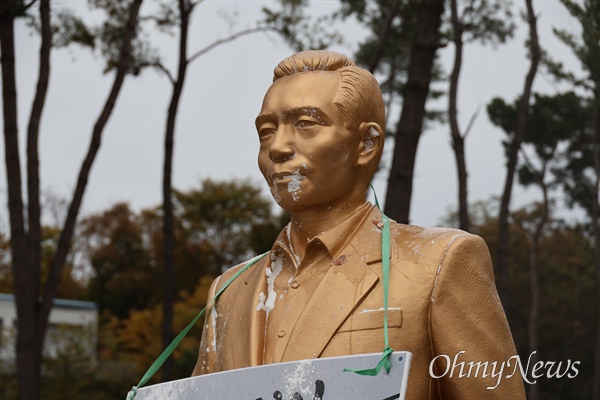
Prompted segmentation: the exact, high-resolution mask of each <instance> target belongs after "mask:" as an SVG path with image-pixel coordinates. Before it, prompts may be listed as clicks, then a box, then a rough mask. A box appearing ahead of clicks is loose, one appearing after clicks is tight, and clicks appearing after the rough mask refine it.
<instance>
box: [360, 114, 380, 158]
mask: <svg viewBox="0 0 600 400" xmlns="http://www.w3.org/2000/svg"><path fill="white" fill-rule="evenodd" d="M358 134H359V135H360V143H359V145H358V161H357V165H358V166H359V167H367V166H369V165H370V164H371V163H372V162H373V160H376V161H379V157H380V156H381V152H382V151H383V141H384V133H383V129H381V126H379V124H378V123H376V122H363V123H361V124H360V125H359V126H358Z"/></svg>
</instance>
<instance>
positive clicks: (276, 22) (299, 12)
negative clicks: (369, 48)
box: [259, 0, 341, 51]
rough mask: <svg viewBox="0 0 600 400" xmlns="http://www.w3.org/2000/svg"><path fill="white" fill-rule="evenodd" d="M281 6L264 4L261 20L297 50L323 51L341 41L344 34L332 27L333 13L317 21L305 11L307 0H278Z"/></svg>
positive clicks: (318, 18)
mask: <svg viewBox="0 0 600 400" xmlns="http://www.w3.org/2000/svg"><path fill="white" fill-rule="evenodd" d="M277 3H278V6H279V7H278V8H269V7H263V8H262V11H263V15H264V18H263V20H262V21H259V22H260V23H261V24H264V25H265V26H268V27H272V28H273V29H274V30H275V31H276V32H278V33H279V34H280V35H281V37H282V38H283V39H284V40H285V42H286V43H287V44H288V45H289V46H290V47H291V48H293V49H294V50H295V51H303V50H321V49H325V48H327V47H329V46H331V45H332V44H336V43H340V42H341V35H340V34H339V33H338V32H336V31H334V30H332V29H331V23H332V22H333V16H331V15H322V16H319V17H317V18H316V19H315V20H313V18H312V17H311V16H310V15H308V14H307V13H306V8H307V6H308V5H309V2H308V1H307V0H279V1H278V2H277Z"/></svg>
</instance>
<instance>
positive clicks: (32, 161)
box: [27, 0, 52, 292]
mask: <svg viewBox="0 0 600 400" xmlns="http://www.w3.org/2000/svg"><path fill="white" fill-rule="evenodd" d="M40 21H41V30H40V34H41V41H42V43H41V46H40V66H39V71H38V82H37V87H36V91H35V98H34V100H33V105H32V107H31V115H30V116H29V125H28V127H27V222H28V225H29V243H28V246H27V251H28V253H29V257H30V259H29V261H28V262H29V265H30V266H31V273H32V276H31V277H30V279H31V282H32V284H35V286H36V288H35V291H36V292H38V290H39V284H40V273H41V267H42V261H41V260H42V247H41V243H42V228H41V210H40V171H39V169H40V168H39V165H40V161H39V155H38V144H39V132H40V120H41V118H42V111H43V109H44V104H45V102H46V94H47V93H48V80H49V78H50V50H51V48H52V27H51V26H50V0H40Z"/></svg>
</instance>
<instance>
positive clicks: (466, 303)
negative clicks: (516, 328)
mask: <svg viewBox="0 0 600 400" xmlns="http://www.w3.org/2000/svg"><path fill="white" fill-rule="evenodd" d="M274 74H275V75H274V79H273V81H274V83H273V84H272V86H271V87H270V88H269V90H268V91H267V94H266V95H265V98H264V101H263V105H262V109H261V111H260V114H259V115H258V117H257V118H256V129H257V131H258V136H259V139H260V151H259V155H258V164H259V167H260V170H261V172H262V174H263V175H264V177H265V179H266V181H267V183H268V184H269V187H270V189H271V192H272V194H273V197H274V198H275V200H276V201H277V203H278V204H279V205H280V206H281V207H282V208H283V209H285V210H287V211H289V212H290V213H291V215H292V220H291V222H290V224H288V226H287V227H286V228H284V230H283V231H282V232H281V233H280V235H279V237H278V238H277V240H276V241H275V244H274V245H273V248H272V250H271V251H270V253H269V254H268V255H267V256H266V257H264V258H263V259H261V260H260V261H258V262H257V263H256V264H255V265H253V266H252V267H251V268H249V269H248V270H247V271H245V272H244V273H243V274H242V275H240V276H239V277H238V278H237V279H236V280H235V281H234V282H233V283H232V284H231V285H230V287H228V288H227V290H226V291H225V292H224V293H223V294H222V295H221V297H220V298H219V300H218V301H217V303H216V306H215V307H212V308H211V309H209V310H208V312H207V317H206V321H205V325H204V331H203V336H202V342H201V344H200V351H199V356H198V363H197V365H196V368H195V369H194V375H199V374H206V373H212V372H217V371H224V370H230V369H234V368H243V367H249V366H256V365H262V364H269V363H278V362H285V361H294V360H301V359H308V358H318V357H330V356H341V355H350V354H361V353H377V352H381V351H382V350H383V309H382V307H383V300H382V299H383V286H382V272H381V264H382V263H381V240H382V239H381V227H382V214H381V212H380V211H379V210H378V209H377V208H376V207H375V206H373V205H371V204H370V203H368V202H367V201H366V193H367V189H368V185H369V182H370V181H371V178H372V177H373V174H374V173H375V171H376V169H377V165H378V163H379V160H380V158H381V154H382V151H383V143H384V135H385V132H384V129H383V128H384V127H385V111H384V103H383V100H382V96H381V91H380V89H379V85H378V83H377V81H376V80H375V78H374V77H373V76H372V75H371V74H370V73H369V72H368V71H366V70H364V69H362V68H358V67H356V66H355V65H354V63H353V62H352V61H351V60H349V59H348V58H347V57H345V56H342V55H340V54H337V53H333V52H329V51H306V52H302V53H298V54H295V55H293V56H291V57H288V58H286V59H285V60H283V61H282V62H281V63H280V64H279V65H278V66H277V67H276V68H275V71H274ZM390 246H391V269H390V280H389V288H390V289H389V306H388V321H389V329H388V331H389V338H390V346H391V347H392V348H393V349H394V350H406V351H410V352H412V353H413V360H412V365H411V370H410V377H409V381H408V392H407V398H409V399H441V398H443V399H495V398H497V399H521V398H523V399H524V398H525V395H524V388H523V383H522V379H521V376H520V374H519V368H518V367H517V365H516V358H515V357H514V356H515V355H516V350H515V346H514V343H513V339H512V337H511V333H510V330H509V327H508V323H507V321H506V317H505V315H504V311H503V309H502V306H501V304H500V301H499V298H498V294H497V291H496V287H495V284H494V275H493V271H492V265H491V260H490V256H489V252H488V249H487V247H486V245H485V243H484V241H483V240H482V239H481V238H480V237H478V236H475V235H471V234H469V233H466V232H463V231H459V230H454V229H440V228H435V229H431V228H430V229H428V228H422V227H418V226H411V225H403V224H398V223H396V222H393V221H392V222H391V243H390ZM243 265H244V264H242V265H239V266H236V267H234V268H231V269H229V270H228V271H226V272H225V273H224V274H223V275H222V276H221V277H219V278H217V279H216V280H215V281H214V282H213V284H212V287H211V290H210V294H209V299H210V298H212V296H213V295H214V294H215V292H216V291H217V290H218V289H219V288H220V287H221V286H222V285H223V284H224V283H225V282H226V281H227V279H229V278H230V277H231V276H232V275H233V274H234V273H235V272H236V271H237V270H239V269H240V268H241V267H243ZM509 360H510V361H509ZM452 362H454V364H453V365H450V363H452ZM460 362H463V364H462V367H463V369H462V370H460V371H459V369H460V367H461V364H460ZM469 362H472V363H471V365H474V366H475V367H476V366H477V365H479V366H480V367H481V368H483V366H485V367H486V368H487V376H486V377H484V375H485V374H484V373H483V371H482V370H480V371H478V375H477V376H475V375H474V374H475V367H473V368H472V371H471V373H470V375H469V376H466V374H467V370H468V369H469V364H468V363H469ZM477 362H481V363H480V364H475V363H477ZM485 362H487V363H486V364H483V363H485ZM494 362H495V363H494ZM507 362H508V365H506V364H507ZM457 363H458V364H457ZM492 363H493V364H492ZM492 365H493V366H494V371H492ZM501 365H502V366H504V370H503V371H500V372H499V370H500V366H501ZM514 368H516V372H515V373H514V374H513V376H512V377H510V378H507V376H508V375H509V374H510V373H512V372H513V369H514ZM451 372H453V374H452V377H451ZM492 372H494V375H492ZM459 375H460V376H459ZM498 377H500V378H501V379H498ZM488 387H494V388H493V389H488Z"/></svg>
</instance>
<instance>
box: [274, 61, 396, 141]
mask: <svg viewBox="0 0 600 400" xmlns="http://www.w3.org/2000/svg"><path fill="white" fill-rule="evenodd" d="M308 71H334V72H337V74H338V76H339V78H340V89H339V90H338V93H337V95H336V96H335V99H334V104H335V105H336V106H337V107H338V108H339V110H340V112H341V113H342V116H343V118H344V123H345V124H346V128H348V129H350V130H355V129H357V128H358V126H359V125H360V124H361V123H362V122H376V123H377V124H379V126H380V127H381V128H382V129H384V130H385V105H384V102H383V97H382V95H381V89H380V88H379V83H377V80H376V79H375V77H374V76H373V75H372V74H371V73H370V72H369V71H367V70H365V69H363V68H360V67H357V66H356V64H354V61H352V60H351V59H349V58H348V57H346V56H344V55H342V54H339V53H335V52H333V51H326V50H308V51H303V52H301V53H297V54H294V55H292V56H290V57H288V58H286V59H284V60H283V61H281V62H280V63H279V64H278V65H277V66H276V67H275V70H274V71H273V82H275V81H276V80H277V79H280V78H283V77H285V76H291V75H294V74H297V73H301V72H308Z"/></svg>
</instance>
